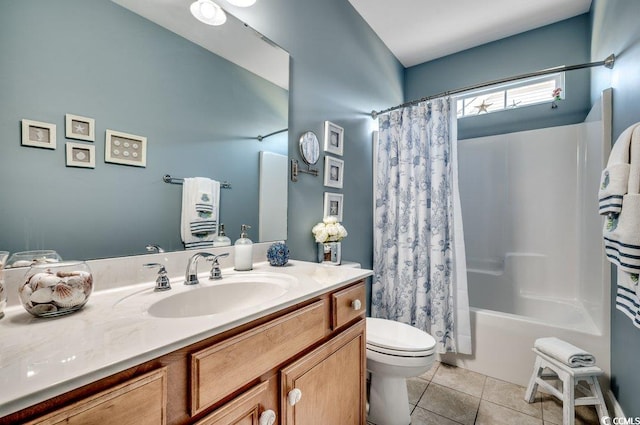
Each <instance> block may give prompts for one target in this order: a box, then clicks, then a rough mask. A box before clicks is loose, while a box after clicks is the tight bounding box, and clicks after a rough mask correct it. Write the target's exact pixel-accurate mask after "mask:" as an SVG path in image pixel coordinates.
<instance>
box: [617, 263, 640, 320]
mask: <svg viewBox="0 0 640 425" xmlns="http://www.w3.org/2000/svg"><path fill="white" fill-rule="evenodd" d="M616 308H617V309H618V310H620V311H621V312H622V313H624V314H625V315H626V316H627V317H628V318H629V319H631V322H633V324H634V325H635V326H636V327H637V328H640V288H639V287H638V274H636V273H627V272H625V271H624V270H620V268H619V267H618V289H617V294H616Z"/></svg>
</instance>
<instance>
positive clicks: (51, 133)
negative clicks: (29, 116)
mask: <svg viewBox="0 0 640 425" xmlns="http://www.w3.org/2000/svg"><path fill="white" fill-rule="evenodd" d="M22 146H33V147H36V148H45V149H55V148H56V125H55V124H50V123H47V122H40V121H33V120H25V119H23V120H22Z"/></svg>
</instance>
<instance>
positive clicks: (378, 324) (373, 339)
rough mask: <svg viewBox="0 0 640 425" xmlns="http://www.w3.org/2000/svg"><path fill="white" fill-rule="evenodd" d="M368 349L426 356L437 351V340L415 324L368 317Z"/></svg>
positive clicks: (383, 352)
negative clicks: (415, 326) (414, 325)
mask: <svg viewBox="0 0 640 425" xmlns="http://www.w3.org/2000/svg"><path fill="white" fill-rule="evenodd" d="M366 322H367V350H371V351H375V352H377V353H380V354H385V355H389V356H397V357H426V356H430V355H432V354H433V353H434V352H435V347H436V340H435V339H434V338H433V337H432V336H431V335H429V334H428V333H426V332H424V331H421V330H420V329H417V328H414V327H413V326H410V325H407V324H404V323H400V322H396V321H393V320H386V319H378V318H372V317H367V319H366Z"/></svg>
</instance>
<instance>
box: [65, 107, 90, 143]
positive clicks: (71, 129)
mask: <svg viewBox="0 0 640 425" xmlns="http://www.w3.org/2000/svg"><path fill="white" fill-rule="evenodd" d="M64 122H65V137H66V138H67V139H76V140H86V141H87V142H95V141H96V133H95V132H96V121H95V120H94V119H93V118H87V117H81V116H80V115H73V114H65V116H64Z"/></svg>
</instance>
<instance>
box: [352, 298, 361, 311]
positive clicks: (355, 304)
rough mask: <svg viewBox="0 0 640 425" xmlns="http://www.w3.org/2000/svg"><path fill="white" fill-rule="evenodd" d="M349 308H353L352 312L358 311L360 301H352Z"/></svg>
mask: <svg viewBox="0 0 640 425" xmlns="http://www.w3.org/2000/svg"><path fill="white" fill-rule="evenodd" d="M351 308H353V309H354V310H356V311H357V310H360V309H361V308H362V301H360V300H353V301H352V302H351Z"/></svg>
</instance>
